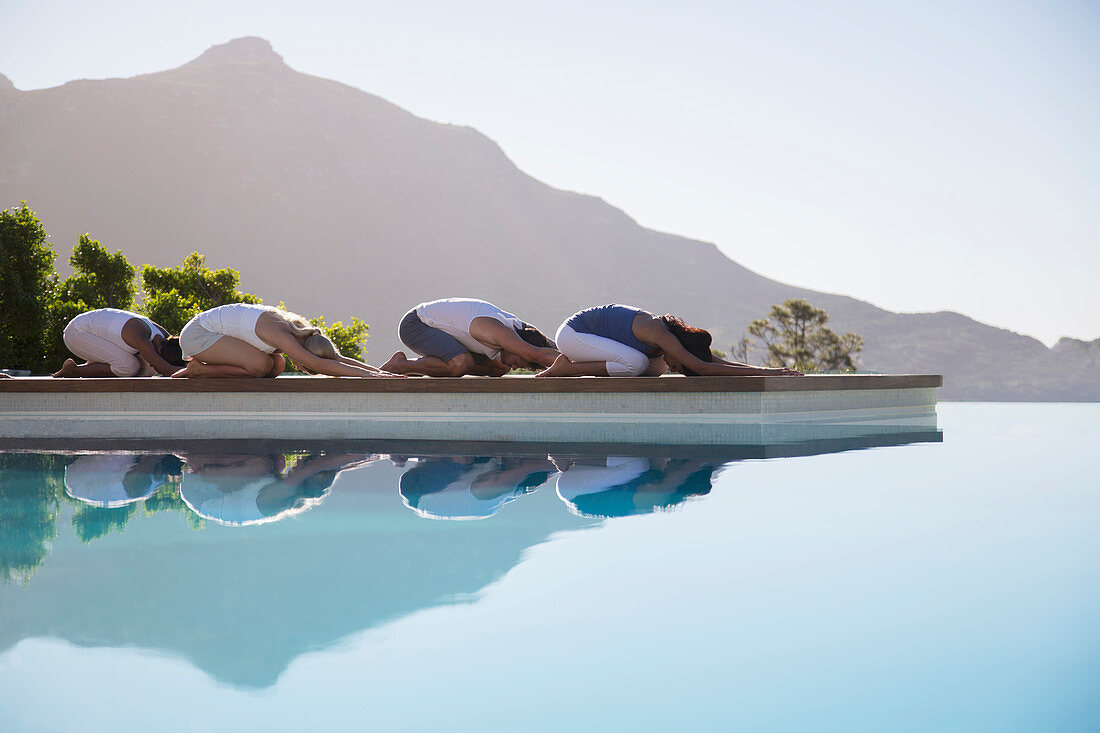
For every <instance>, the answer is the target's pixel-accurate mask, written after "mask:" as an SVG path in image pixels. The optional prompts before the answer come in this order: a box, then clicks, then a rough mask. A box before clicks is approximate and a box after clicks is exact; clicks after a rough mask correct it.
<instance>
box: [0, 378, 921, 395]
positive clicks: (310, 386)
mask: <svg viewBox="0 0 1100 733" xmlns="http://www.w3.org/2000/svg"><path fill="white" fill-rule="evenodd" d="M942 386H943V377H942V376H941V375H938V374H820V375H817V374H814V375H807V376H804V377H683V376H679V375H676V376H673V375H665V376H662V377H548V378H540V379H536V378H534V377H529V376H505V377H410V378H407V379H359V378H354V377H347V378H334V377H314V376H281V377H277V378H275V379H252V378H247V379H167V378H164V377H111V378H104V379H54V378H53V377H19V378H15V379H0V394H2V393H8V392H41V393H93V392H158V393H162V392H170V393H190V392H267V393H311V394H312V393H318V392H332V393H340V394H348V393H351V394H358V393H406V394H423V393H447V394H466V393H526V394H545V393H575V392H596V393H605V394H606V393H632V392H817V391H823V390H865V389H913V388H922V387H924V388H927V387H942Z"/></svg>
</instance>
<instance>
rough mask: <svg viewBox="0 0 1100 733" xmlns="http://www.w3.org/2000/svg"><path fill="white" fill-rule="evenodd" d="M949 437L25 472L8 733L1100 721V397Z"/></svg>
mask: <svg viewBox="0 0 1100 733" xmlns="http://www.w3.org/2000/svg"><path fill="white" fill-rule="evenodd" d="M940 426H941V428H942V430H943V442H942V443H938V442H914V443H911V444H903V445H894V446H888V447H875V448H866V449H861V450H851V449H849V450H839V449H840V448H843V447H845V446H843V445H824V444H823V445H819V446H816V447H811V448H810V449H808V450H805V451H803V452H805V453H810V454H811V455H800V456H797V457H783V458H770V459H761V458H753V457H751V453H745V452H741V453H738V452H736V451H734V452H732V453H730V454H722V453H721V452H714V451H711V452H709V453H702V452H698V451H681V452H675V451H666V452H665V453H663V454H661V453H660V452H656V453H654V452H650V454H647V455H637V454H631V453H630V452H629V451H624V453H625V454H624V455H610V453H612V452H613V451H607V452H605V453H606V454H601V455H594V454H591V453H588V452H581V453H574V454H561V455H555V454H553V452H552V451H551V455H549V456H548V455H547V453H545V452H539V451H526V452H523V451H499V452H504V453H507V455H492V456H465V455H451V454H447V453H440V452H438V451H436V452H433V453H421V454H420V455H417V454H416V453H413V452H412V451H410V454H408V455H406V454H404V453H392V452H391V453H385V454H379V453H365V452H362V451H358V452H357V451H345V450H339V451H324V452H321V451H317V450H316V449H311V450H307V451H295V450H289V451H288V450H284V449H280V450H279V451H275V450H270V451H252V452H250V453H247V454H246V453H234V452H230V450H229V448H222V449H219V450H213V451H212V450H207V451H206V452H203V451H199V450H188V451H183V450H178V449H177V450H175V451H174V452H168V451H165V452H161V453H157V452H148V453H142V454H125V453H114V454H110V453H99V454H84V455H72V454H69V455H58V454H28V453H15V452H0V730H3V731H41V730H48V731H52V730H82V731H89V730H93V731H100V730H102V731H143V732H146V731H176V730H181V731H192V730H194V731H223V730H224V731H238V730H250V729H255V730H313V729H317V730H325V729H327V730H366V729H375V730H386V731H392V730H469V729H476V730H479V731H495V730H501V731H503V730H507V731H514V730H524V731H542V730H547V731H549V730H575V729H579V730H632V731H637V730H655V731H656V730H661V731H663V730H708V731H709V730H761V731H802V730H811V731H823V730H843V731H853V730H856V731H863V730H866V731H885V730H890V731H896V730H903V731H908V730H913V731H930V730H936V731H943V730H952V731H953V730H958V731H1009V730H1011V731H1093V730H1097V729H1100V622H1098V619H1100V481H1098V480H1097V474H1096V468H1095V455H1096V453H1097V448H1098V447H1100V405H1049V404H1046V405H1033V404H1032V405H985V404H983V405H975V404H946V405H941V407H940ZM847 447H849V448H850V447H851V446H847ZM391 450H392V449H391ZM830 451H833V452H830ZM814 453H816V454H814Z"/></svg>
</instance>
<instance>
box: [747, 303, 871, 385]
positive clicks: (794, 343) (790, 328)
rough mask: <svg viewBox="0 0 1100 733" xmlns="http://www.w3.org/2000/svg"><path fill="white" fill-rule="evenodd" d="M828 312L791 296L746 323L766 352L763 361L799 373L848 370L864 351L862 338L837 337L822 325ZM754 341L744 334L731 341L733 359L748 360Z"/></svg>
mask: <svg viewBox="0 0 1100 733" xmlns="http://www.w3.org/2000/svg"><path fill="white" fill-rule="evenodd" d="M828 322H829V314H828V313H826V312H825V311H824V310H823V309H821V308H815V307H814V306H812V305H810V303H809V302H807V301H806V300H805V299H803V298H791V299H789V300H786V301H784V302H783V303H782V304H780V305H773V306H772V309H771V312H770V313H769V314H768V317H767V318H761V319H757V320H755V321H753V322H752V323H751V324H749V336H753V337H755V338H756V339H757V340H758V341H759V343H760V344H762V345H763V347H764V350H765V351H766V353H767V358H766V360H765V364H766V365H767V366H775V367H789V368H791V369H797V370H798V371H800V372H835V371H842V372H850V371H855V369H856V367H855V362H856V360H857V359H858V358H859V354H860V352H861V351H862V350H863V337H861V336H858V335H856V334H854V333H846V334H844V335H843V336H838V335H837V334H836V333H835V332H834V331H833V330H832V329H830V328H827V327H826V326H825V324H826V323H828ZM756 345H757V344H754V343H753V342H752V341H751V340H750V339H749V338H748V337H747V336H746V337H743V338H742V339H741V340H740V341H739V342H738V343H736V344H734V345H733V347H732V351H733V354H734V358H735V359H738V360H741V361H747V360H748V358H749V353H750V352H751V351H752V350H753V348H754V346H756Z"/></svg>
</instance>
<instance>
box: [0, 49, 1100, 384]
mask: <svg viewBox="0 0 1100 733" xmlns="http://www.w3.org/2000/svg"><path fill="white" fill-rule="evenodd" d="M3 81H6V80H3ZM3 81H0V205H3V206H5V207H6V206H11V205H15V204H18V202H19V201H20V200H24V199H25V200H26V201H27V202H28V203H29V204H30V205H31V207H32V208H34V209H35V210H36V211H38V212H39V214H40V215H41V216H42V218H43V221H44V223H45V225H46V227H47V229H48V231H50V232H51V234H52V240H53V242H54V245H55V247H56V249H57V250H58V251H59V253H60V254H61V257H59V259H60V260H62V261H63V260H64V259H65V255H66V254H67V252H68V251H69V249H70V248H71V247H72V245H73V244H75V242H76V237H77V236H78V235H79V234H81V233H83V232H91V233H92V235H93V236H94V237H96V238H98V239H100V240H101V241H103V242H104V243H105V244H106V245H108V246H109V247H110V248H112V249H116V248H120V249H122V250H123V251H124V252H125V253H126V255H127V256H128V257H129V258H130V260H131V262H135V263H144V262H149V263H153V264H158V265H169V264H178V263H179V262H180V261H181V260H182V258H183V257H184V256H185V255H186V254H187V253H188V252H191V251H193V250H197V251H200V252H203V253H205V254H206V255H207V257H208V263H209V264H210V265H212V266H216V267H221V266H232V267H236V268H238V269H239V270H240V271H241V272H242V278H243V287H244V288H245V289H246V290H248V291H250V292H255V293H257V294H258V295H260V296H262V297H263V298H264V299H265V301H267V302H275V303H277V302H279V301H284V302H285V303H286V304H287V306H288V307H289V308H292V309H294V310H297V311H299V312H302V313H304V314H307V315H316V314H323V315H324V316H325V317H326V318H327V319H328V320H330V321H332V320H337V319H342V318H344V319H346V318H348V317H350V316H352V315H357V316H359V317H361V318H363V319H364V320H366V321H367V322H369V323H370V324H371V338H370V341H369V343H368V349H369V351H370V355H369V359H370V360H373V361H374V362H381V361H384V360H385V358H386V357H387V356H388V355H389V352H390V350H392V349H393V348H396V347H397V346H398V342H397V338H396V326H397V323H398V320H399V319H400V317H401V315H402V314H403V313H404V312H405V311H406V310H407V309H408V308H409V307H411V306H413V305H415V304H416V303H418V302H420V301H423V300H429V299H432V298H437V297H445V296H450V295H468V296H477V297H484V298H487V299H489V300H492V301H494V302H496V303H498V304H499V305H501V306H502V307H504V308H506V309H508V310H512V311H513V312H515V313H517V314H518V315H520V316H521V317H523V318H524V319H526V320H529V321H531V322H533V323H535V324H537V325H539V326H540V327H541V328H543V329H544V330H546V331H549V332H553V330H554V329H555V328H556V327H557V324H558V323H560V322H561V320H562V319H563V318H564V317H566V316H568V315H569V314H570V313H572V312H573V311H575V310H578V309H580V308H583V307H587V306H589V305H597V304H600V303H605V302H612V301H618V302H627V303H632V304H635V305H639V306H642V307H645V308H647V309H649V310H652V311H656V312H662V313H663V312H672V313H677V314H679V315H682V316H683V317H684V318H685V319H687V320H688V321H689V322H692V323H695V324H698V325H701V326H704V327H706V328H709V329H711V330H712V331H713V332H714V333H715V336H716V346H718V347H719V348H727V347H728V345H729V344H731V343H733V342H734V341H735V340H736V339H737V337H738V336H739V335H740V334H741V333H742V332H743V330H744V329H745V327H746V325H747V324H748V323H749V321H751V320H752V319H754V318H759V317H761V316H763V315H765V314H766V313H767V311H768V308H769V307H770V306H771V305H772V304H774V303H778V302H781V301H783V300H784V299H786V298H790V297H805V298H807V299H808V300H809V301H810V302H812V303H814V304H815V305H818V306H820V307H824V308H826V309H827V310H828V311H829V313H830V316H831V325H832V326H833V327H834V328H835V329H836V330H838V331H854V332H856V333H860V334H861V335H863V336H864V338H865V339H866V349H865V351H864V355H863V359H862V365H863V367H864V369H866V370H870V371H881V372H910V373H912V372H932V373H941V374H943V375H944V388H943V390H942V393H941V394H942V396H943V397H944V398H947V399H982V400H1100V358H1098V357H1097V351H1098V350H1100V345H1098V342H1081V341H1076V340H1073V339H1063V340H1062V341H1060V342H1059V343H1058V344H1057V345H1056V346H1055V347H1054V348H1047V347H1046V346H1044V345H1043V344H1042V343H1041V342H1039V341H1038V340H1036V339H1032V338H1030V337H1027V336H1023V335H1020V334H1016V333H1013V332H1011V331H1006V330H1003V329H998V328H994V327H991V326H987V325H984V324H981V323H978V322H976V321H973V320H971V319H969V318H966V317H965V316H963V315H960V314H956V313H948V312H943V313H917V314H901V313H892V312H890V311H886V310H884V309H881V308H877V307H875V306H874V305H872V304H869V303H866V302H863V301H860V300H856V299H853V298H849V297H845V296H841V295H835V294H827V293H821V292H816V291H812V290H806V289H802V288H795V287H791V286H788V285H784V284H782V283H779V282H776V281H774V280H770V279H768V278H766V277H764V276H761V275H759V274H757V273H754V272H752V271H750V270H748V269H746V268H744V267H742V266H741V265H738V264H737V263H736V262H734V261H732V260H730V259H729V258H728V257H726V256H725V255H723V254H722V253H721V252H720V251H719V250H718V249H717V247H715V246H714V245H713V244H709V243H705V242H699V241H695V240H691V239H686V238H683V237H677V236H674V235H671V234H665V233H660V232H655V231H651V230H648V229H645V228H643V227H641V226H639V225H638V224H637V223H636V222H635V221H634V220H633V219H631V218H630V217H629V216H627V215H626V214H625V213H624V212H622V211H620V210H619V209H616V208H614V207H613V206H610V205H609V204H607V203H605V202H604V201H602V200H600V199H598V198H594V197H591V196H584V195H580V194H576V193H571V192H568V191H562V190H558V189H554V188H552V187H550V186H547V185H546V184H543V183H541V182H539V181H537V180H535V179H533V178H531V177H530V176H527V175H526V174H524V173H523V172H522V171H520V170H519V169H518V168H517V167H516V166H515V165H514V164H513V163H512V162H511V161H510V160H509V159H508V157H507V156H506V155H505V154H504V152H503V151H502V150H501V149H500V147H499V146H498V145H496V144H495V143H494V142H493V141H491V140H489V139H488V138H486V137H485V136H484V135H482V134H481V133H479V132H477V131H476V130H473V129H472V128H469V127H461V126H455V125H446V124H440V123H436V122H431V121H429V120H424V119H421V118H418V117H416V116H414V115H413V114H411V113H409V112H407V111H405V110H403V109H401V108H399V107H397V106H395V105H393V104H391V103H389V102H387V101H385V100H383V99H381V98H379V97H377V96H374V95H371V94H369V93H366V92H363V91H360V90H358V89H355V88H353V87H350V86H347V85H344V84H340V83H338V82H335V81H330V80H326V79H319V78H316V77H312V76H308V75H306V74H302V73H299V72H296V71H294V70H293V69H291V68H290V67H288V66H287V65H286V64H285V63H284V62H283V60H282V58H281V57H280V56H279V55H278V54H277V53H276V52H275V51H274V50H273V49H272V48H271V46H270V44H269V43H268V42H267V41H264V40H262V39H259V38H242V39H237V40H235V41H231V42H229V43H226V44H222V45H220V46H214V47H213V48H211V49H209V50H207V51H206V52H204V53H203V54H202V55H200V56H199V57H198V58H196V59H195V60H193V61H191V62H189V63H187V64H184V65H183V66H180V67H178V68H176V69H171V70H168V71H162V72H157V73H152V74H145V75H141V76H137V77H133V78H130V79H105V80H99V81H88V80H80V81H74V82H69V83H67V84H64V85H62V86H60V87H55V88H51V89H43V90H37V91H29V92H22V91H18V90H16V89H15V88H14V87H12V86H11V85H10V83H9V84H8V85H6V86H5V85H4V84H3ZM884 246H888V244H884ZM823 256H826V255H823ZM914 256H919V255H914Z"/></svg>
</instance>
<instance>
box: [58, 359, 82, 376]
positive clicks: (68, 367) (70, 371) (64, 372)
mask: <svg viewBox="0 0 1100 733" xmlns="http://www.w3.org/2000/svg"><path fill="white" fill-rule="evenodd" d="M53 376H55V377H75V376H77V372H76V362H75V361H73V360H72V359H66V360H65V363H64V364H62V365H61V368H60V369H58V370H57V371H56V372H54V373H53Z"/></svg>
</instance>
